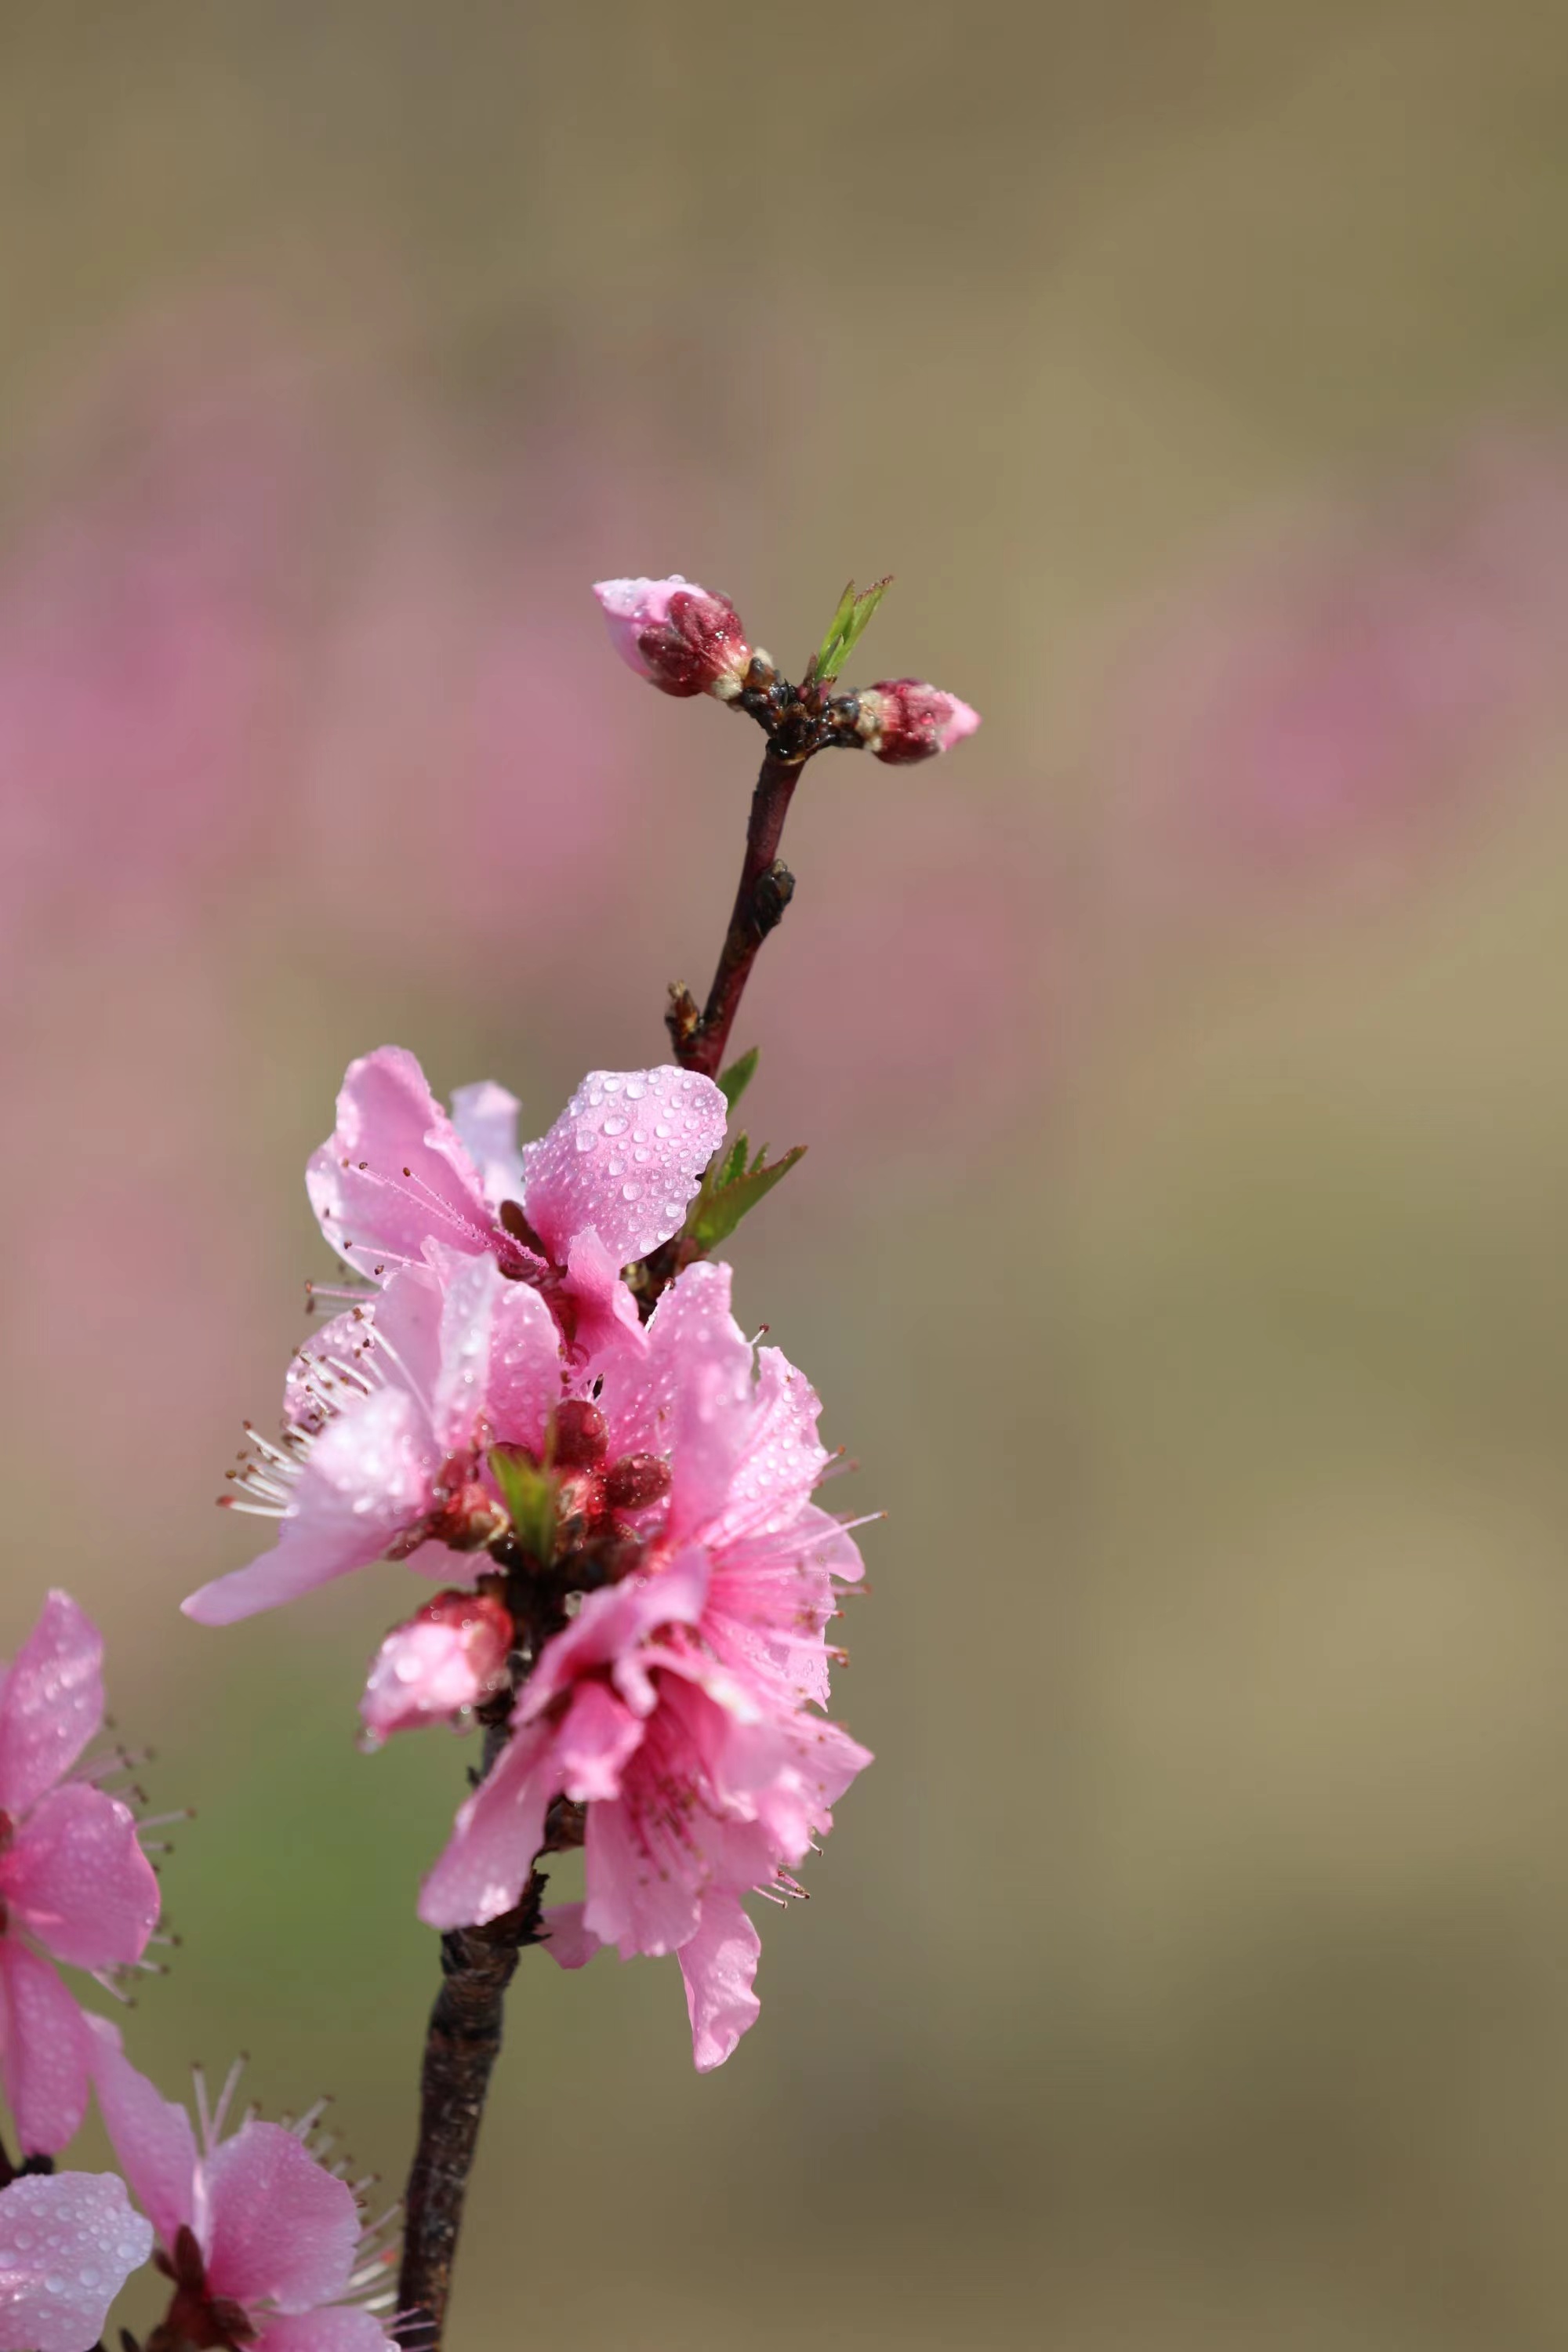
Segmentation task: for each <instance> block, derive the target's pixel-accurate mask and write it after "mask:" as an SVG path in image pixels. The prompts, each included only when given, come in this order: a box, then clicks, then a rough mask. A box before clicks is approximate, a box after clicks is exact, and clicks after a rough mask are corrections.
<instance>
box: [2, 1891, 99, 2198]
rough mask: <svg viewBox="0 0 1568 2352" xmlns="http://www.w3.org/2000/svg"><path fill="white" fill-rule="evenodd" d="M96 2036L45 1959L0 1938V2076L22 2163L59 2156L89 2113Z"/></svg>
mask: <svg viewBox="0 0 1568 2352" xmlns="http://www.w3.org/2000/svg"><path fill="white" fill-rule="evenodd" d="M91 2053H92V2037H91V2035H90V2034H89V2031H88V2024H87V2020H86V2018H84V2017H83V2015H82V2013H81V2011H80V2010H79V2008H78V2007H77V2005H76V2003H75V2001H74V2000H72V1999H71V1997H70V1995H69V1993H68V1992H67V1990H66V1989H65V1987H64V1985H63V1984H61V1982H60V1980H59V1979H58V1976H56V1974H55V1972H54V1970H53V1969H52V1968H50V1966H49V1964H48V1962H47V1960H40V1959H39V1958H38V1957H37V1954H36V1953H34V1952H29V1951H28V1950H27V1948H26V1946H25V1945H23V1944H19V1943H18V1942H17V1941H16V1937H14V1936H6V1937H3V1938H0V2076H3V2077H4V2079H5V2096H6V2098H7V2099H8V2100H9V2101H10V2104H11V2114H12V2116H13V2118H14V2120H15V2122H16V2137H17V2138H18V2139H19V2140H20V2141H21V2144H22V2152H23V2154H24V2155H25V2156H56V2155H58V2152H59V2150H60V2149H61V2148H62V2147H64V2146H65V2144H66V2142H67V2140H68V2139H69V2138H71V2137H72V2136H73V2135H74V2133H75V2132H76V2130H77V2128H78V2126H79V2125H80V2122H81V2119H82V2116H83V2115H84V2114H85V2112H86V2109H87V2092H88V2062H89V2058H90V2056H91Z"/></svg>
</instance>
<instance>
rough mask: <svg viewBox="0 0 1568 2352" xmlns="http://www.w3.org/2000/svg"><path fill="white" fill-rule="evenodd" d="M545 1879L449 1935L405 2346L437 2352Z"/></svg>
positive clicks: (417, 2194)
mask: <svg viewBox="0 0 1568 2352" xmlns="http://www.w3.org/2000/svg"><path fill="white" fill-rule="evenodd" d="M543 1887H544V1880H543V1878H542V1875H541V1874H540V1873H539V1872H538V1871H533V1872H531V1873H530V1875H529V1881H528V1885H526V1886H525V1887H524V1889H523V1894H522V1901H521V1903H520V1904H519V1905H518V1906H517V1908H516V1909H515V1910H514V1911H508V1912H506V1913H505V1914H504V1915H503V1916H501V1917H500V1918H499V1919H492V1920H490V1921H489V1925H488V1926H486V1927H456V1928H453V1929H452V1930H451V1931H450V1932H449V1933H448V1934H447V1935H445V1936H443V1937H442V1938H441V1975H442V1979H443V1982H442V1986H441V1990H440V1991H439V1993H438V1994H437V1998H436V2005H435V2007H434V2008H433V2009H432V2011H430V2022H429V2025H428V2026H427V2027H426V2034H425V2063H424V2068H423V2071H422V2074H421V2077H420V2103H419V2143H418V2146H417V2147H416V2151H415V2156H414V2165H413V2168H412V2170H411V2171H410V2173H409V2176H408V2188H407V2192H406V2196H405V2218H404V2242H403V2269H402V2274H401V2277H400V2279H399V2282H398V2299H399V2303H400V2305H401V2309H402V2314H403V2319H402V2325H401V2332H402V2336H403V2340H404V2342H405V2344H409V2345H418V2346H419V2347H420V2352H437V2347H439V2345H440V2343H441V2340H442V2335H443V2331H444V2329H445V2327H446V2321H447V2302H448V2300H449V2298H450V2295H451V2292H452V2263H453V2261H454V2259H455V2257H456V2254H457V2249H458V2231H459V2229H460V2228H461V2226H462V2220H463V2204H464V2200H465V2199H466V2197H467V2195H468V2177H469V2175H470V2173H471V2172H472V2170H473V2166H474V2150H475V2148H476V2147H477V2145H478V2142H479V2123H480V2120H481V2118H482V2116H483V2115H484V2110H485V2095H486V2093H487V2091H488V2090H489V2080H490V2073H491V2070H492V2068H493V2067H494V2065H495V2062H496V2059H497V2057H498V2055H499V2054H500V2044H501V2018H502V2008H503V2004H504V2001H505V1998H506V1989H507V1987H508V1985H510V1982H511V1979H512V1974H513V1971H514V1970H515V1969H516V1967H517V1963H518V1956H519V1954H520V1953H521V1950H522V1948H523V1946H524V1945H525V1944H531V1943H533V1942H534V1941H535V1940H536V1939H537V1937H538V1934H539V1911H540V1898H541V1895H542V1891H543Z"/></svg>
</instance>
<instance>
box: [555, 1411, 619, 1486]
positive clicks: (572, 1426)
mask: <svg viewBox="0 0 1568 2352" xmlns="http://www.w3.org/2000/svg"><path fill="white" fill-rule="evenodd" d="M608 1431H609V1424H608V1423H607V1422H606V1421H605V1416H604V1414H603V1413H602V1412H600V1411H599V1408H598V1406H597V1405H596V1404H589V1403H588V1402H587V1401H586V1399H585V1398H584V1397H568V1398H567V1399H566V1400H565V1402H563V1403H562V1404H558V1405H557V1406H556V1408H555V1456H554V1458H555V1460H556V1462H557V1464H558V1465H560V1467H561V1468H562V1469H563V1470H586V1469H589V1468H591V1467H592V1465H594V1464H595V1462H602V1461H603V1460H604V1458H605V1445H606V1444H608V1442H609V1439H608Z"/></svg>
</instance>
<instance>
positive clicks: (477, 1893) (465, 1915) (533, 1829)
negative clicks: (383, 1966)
mask: <svg viewBox="0 0 1568 2352" xmlns="http://www.w3.org/2000/svg"><path fill="white" fill-rule="evenodd" d="M560 1785H561V1778H560V1772H559V1769H558V1768H557V1765H556V1762H555V1757H554V1752H553V1743H552V1738H551V1735H550V1729H549V1727H548V1725H545V1724H531V1725H525V1726H524V1727H523V1728H522V1729H521V1730H520V1731H514V1732H513V1733H512V1736H511V1738H510V1741H509V1742H508V1744H507V1746H506V1747H505V1748H503V1749H502V1751H501V1754H500V1758H499V1759H497V1761H496V1763H495V1765H494V1767H493V1768H492V1769H491V1771H490V1772H489V1775H488V1777H487V1778H486V1779H485V1780H482V1781H481V1782H480V1784H479V1787H478V1788H477V1789H476V1790H475V1791H474V1793H473V1795H472V1796H471V1797H470V1798H469V1799H468V1801H467V1803H466V1804H465V1805H463V1806H462V1808H461V1809H460V1811H459V1812H458V1819H457V1823H456V1826H455V1827H454V1829H453V1832H452V1835H451V1837H450V1839H449V1840H448V1842H447V1849H446V1852H445V1853H443V1854H442V1856H441V1858H440V1860H439V1861H438V1862H437V1864H436V1867H435V1869H434V1870H432V1872H431V1873H430V1875H429V1876H428V1878H426V1881H425V1885H424V1886H423V1888H422V1890H421V1892H420V1896H419V1916H420V1917H421V1918H422V1919H423V1920H424V1921H425V1923H426V1927H479V1926H482V1924H483V1923H484V1921H486V1920H487V1919H497V1918H499V1917H500V1915H501V1913H502V1912H503V1911H510V1909H511V1907H512V1906H513V1905H514V1904H515V1903H518V1902H519V1901H521V1896H522V1889H523V1884H524V1881H525V1880H526V1879H527V1877H528V1874H529V1871H530V1869H531V1866H532V1863H533V1857H534V1855H535V1854H536V1853H538V1852H539V1849H540V1847H541V1845H542V1843H543V1842H544V1815H545V1811H546V1810H547V1808H548V1806H549V1804H550V1801H551V1800H552V1797H554V1796H555V1795H556V1794H557V1792H558V1790H559V1789H560Z"/></svg>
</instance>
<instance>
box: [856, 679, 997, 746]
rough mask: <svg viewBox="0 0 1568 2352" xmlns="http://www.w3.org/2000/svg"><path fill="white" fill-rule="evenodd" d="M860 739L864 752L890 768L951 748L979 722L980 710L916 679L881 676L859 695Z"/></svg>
mask: <svg viewBox="0 0 1568 2352" xmlns="http://www.w3.org/2000/svg"><path fill="white" fill-rule="evenodd" d="M859 703H860V718H859V722H858V728H859V735H860V740H861V741H862V742H863V743H864V744H865V746H866V749H867V751H869V752H871V753H872V754H873V755H874V756H875V757H876V758H877V759H879V760H887V761H889V762H890V763H891V764H893V765H894V766H907V765H908V764H909V762H910V761H912V760H930V759H932V758H934V756H935V755H936V753H937V752H938V751H952V747H953V745H954V744H955V743H962V742H963V739H964V737H965V736H966V735H973V732H974V730H975V729H976V728H977V727H978V726H979V724H980V713H979V712H978V711H977V710H971V709H970V707H969V705H968V703H967V702H960V700H959V698H958V697H957V695H956V694H943V692H942V688H940V687H936V686H927V685H925V684H924V683H923V682H922V681H921V679H920V678H917V677H891V678H889V677H884V678H879V679H878V681H877V683H876V685H875V686H868V687H863V688H861V690H860V695H859Z"/></svg>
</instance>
